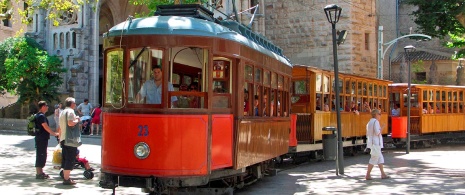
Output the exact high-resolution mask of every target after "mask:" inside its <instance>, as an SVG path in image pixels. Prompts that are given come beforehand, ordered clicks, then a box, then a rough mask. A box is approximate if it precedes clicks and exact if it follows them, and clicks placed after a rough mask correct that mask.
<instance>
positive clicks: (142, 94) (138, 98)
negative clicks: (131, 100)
mask: <svg viewBox="0 0 465 195" xmlns="http://www.w3.org/2000/svg"><path fill="white" fill-rule="evenodd" d="M146 93H147V92H146V91H145V83H144V85H142V87H141V88H140V90H139V92H137V95H136V99H135V101H136V103H143V101H144V98H145V96H146Z"/></svg>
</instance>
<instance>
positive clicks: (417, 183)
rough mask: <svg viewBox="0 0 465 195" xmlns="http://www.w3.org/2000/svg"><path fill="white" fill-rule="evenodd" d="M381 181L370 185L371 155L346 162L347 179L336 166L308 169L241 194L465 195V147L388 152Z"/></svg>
mask: <svg viewBox="0 0 465 195" xmlns="http://www.w3.org/2000/svg"><path fill="white" fill-rule="evenodd" d="M383 154H384V157H385V172H386V173H387V174H388V175H390V176H391V178H390V179H381V178H380V176H381V174H380V172H379V169H378V168H377V166H375V168H373V171H372V177H373V178H374V179H373V180H368V181H367V180H365V179H364V177H365V173H366V169H367V163H368V159H369V155H357V156H355V157H345V159H344V175H340V176H336V170H335V167H336V163H335V161H325V162H311V163H305V164H302V165H301V166H298V167H296V168H293V169H289V170H285V171H282V172H280V173H279V174H278V175H277V176H275V177H267V178H264V179H263V180H262V181H260V182H258V183H256V184H255V185H251V186H248V187H246V188H245V189H244V190H240V191H237V192H236V194H240V195H249V194H250V195H252V194H267V195H274V194H465V180H464V177H465V166H464V165H465V146H464V144H461V145H459V144H454V145H447V146H435V147H433V148H425V149H415V150H411V151H410V154H405V149H403V150H387V151H384V152H383Z"/></svg>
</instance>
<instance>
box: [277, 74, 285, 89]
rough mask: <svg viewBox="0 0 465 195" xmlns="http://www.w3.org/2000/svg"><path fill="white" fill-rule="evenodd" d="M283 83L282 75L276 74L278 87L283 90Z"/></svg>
mask: <svg viewBox="0 0 465 195" xmlns="http://www.w3.org/2000/svg"><path fill="white" fill-rule="evenodd" d="M283 84H284V77H283V76H281V75H279V76H278V89H280V90H283Z"/></svg>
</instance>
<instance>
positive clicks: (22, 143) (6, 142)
mask: <svg viewBox="0 0 465 195" xmlns="http://www.w3.org/2000/svg"><path fill="white" fill-rule="evenodd" d="M83 141H84V143H85V144H84V145H83V146H81V147H80V150H81V154H82V155H83V156H86V157H87V159H88V160H89V161H90V163H91V165H92V166H93V167H94V168H96V171H95V173H96V175H95V177H94V179H92V180H86V179H85V178H84V176H83V175H82V173H83V169H77V170H74V171H73V172H72V177H73V178H75V179H76V180H77V181H78V184H77V185H76V186H74V187H73V186H63V185H62V184H61V182H62V180H61V178H60V177H59V175H58V173H59V171H58V170H55V169H53V168H52V166H51V160H52V153H53V149H54V147H55V146H56V143H57V142H56V141H55V140H54V139H51V140H50V142H49V153H48V154H49V157H48V159H47V161H48V162H47V165H48V166H47V167H46V168H45V171H46V173H48V174H50V175H51V177H52V179H50V180H46V181H41V180H36V179H35V169H34V167H33V166H34V160H35V151H34V140H33V137H31V136H27V135H24V134H23V135H11V134H10V133H8V132H6V133H5V131H0V161H1V162H0V164H1V166H0V173H2V174H1V175H0V192H2V194H80V195H82V194H87V195H91V194H111V190H105V189H102V188H100V187H98V172H99V166H100V141H101V140H100V139H99V138H98V137H85V138H84V139H83ZM384 154H385V159H386V172H387V174H389V175H390V176H391V177H392V178H391V179H386V180H381V179H379V177H380V173H379V171H378V169H377V168H376V167H375V169H373V173H372V176H373V177H374V178H375V179H374V180H371V181H365V180H364V174H365V171H366V162H367V161H368V155H358V156H355V157H346V158H345V161H344V165H345V169H344V170H345V175H343V176H336V174H335V162H334V161H325V162H308V163H304V164H302V165H301V166H298V167H296V168H293V169H288V170H282V171H280V172H279V173H278V175H277V176H275V177H266V178H264V179H263V180H261V181H259V182H258V183H255V184H254V185H251V186H248V187H246V188H245V189H243V190H240V191H237V192H235V194H240V195H249V194H250V195H255V194H267V195H274V194H276V195H278V194H280V195H281V194H465V180H464V176H465V167H464V164H465V146H464V145H463V144H462V145H459V144H455V145H448V146H437V147H434V148H428V149H420V150H412V151H411V153H410V154H408V155H406V154H405V151H404V150H390V151H386V152H385V153H384ZM117 194H143V193H141V192H140V189H137V188H117Z"/></svg>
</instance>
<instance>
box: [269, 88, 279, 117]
mask: <svg viewBox="0 0 465 195" xmlns="http://www.w3.org/2000/svg"><path fill="white" fill-rule="evenodd" d="M276 92H277V90H276V89H271V94H270V95H271V96H270V116H276V108H277V106H276V105H277V101H278V100H277V98H276Z"/></svg>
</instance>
